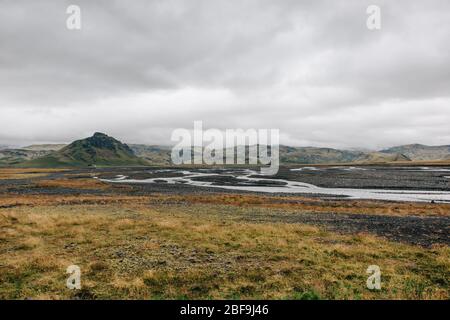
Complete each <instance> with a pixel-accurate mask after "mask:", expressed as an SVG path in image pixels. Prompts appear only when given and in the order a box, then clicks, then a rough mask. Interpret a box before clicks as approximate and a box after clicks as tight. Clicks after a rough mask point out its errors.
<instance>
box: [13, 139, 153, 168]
mask: <svg viewBox="0 0 450 320" xmlns="http://www.w3.org/2000/svg"><path fill="white" fill-rule="evenodd" d="M147 164H148V162H147V161H145V160H144V159H141V158H139V157H137V156H136V155H135V154H134V153H133V151H132V150H131V148H130V147H129V146H128V145H126V144H123V143H122V142H120V141H118V140H116V139H114V138H112V137H109V136H107V135H106V134H103V133H99V132H97V133H95V134H94V135H93V136H92V137H89V138H86V139H82V140H77V141H74V142H72V143H71V144H69V145H68V146H66V147H64V148H62V149H60V150H58V151H55V152H52V153H50V154H48V155H46V156H44V157H40V158H37V159H34V160H31V161H27V162H24V163H23V164H21V166H33V167H72V166H92V165H96V166H97V165H98V166H118V165H147Z"/></svg>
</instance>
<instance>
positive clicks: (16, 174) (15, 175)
mask: <svg viewBox="0 0 450 320" xmlns="http://www.w3.org/2000/svg"><path fill="white" fill-rule="evenodd" d="M61 171H63V170H61V169H19V168H0V180H2V179H3V180H9V179H31V178H38V177H45V176H47V175H48V174H49V173H52V172H61Z"/></svg>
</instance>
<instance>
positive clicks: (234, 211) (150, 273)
mask: <svg viewBox="0 0 450 320" xmlns="http://www.w3.org/2000/svg"><path fill="white" fill-rule="evenodd" d="M108 199H110V200H111V201H112V199H113V198H107V197H104V198H103V200H101V202H87V203H88V204H85V203H83V202H79V203H70V204H63V203H60V204H58V205H56V204H55V203H51V204H50V205H45V204H40V205H29V206H17V207H12V208H3V209H0V230H1V232H0V298H3V299H5V298H12V299H23V298H56V299H58V298H74V297H81V298H100V299H105V298H125V299H141V298H145V299H147V298H148V299H160V298H169V299H173V298H201V299H208V298H241V299H247V298H275V299H284V298H300V299H305V298H323V299H386V298H395V299H432V298H434V299H449V298H450V292H449V278H450V277H449V275H450V249H449V248H448V247H447V246H434V247H433V248H431V249H425V248H421V247H417V246H410V245H406V244H400V243H393V242H388V241H386V240H382V239H380V238H376V237H374V236H370V235H366V234H357V235H339V234H336V233H332V232H328V231H324V230H322V229H320V228H317V227H312V226H306V225H300V224H284V223H250V222H243V221H242V219H240V217H242V216H245V215H251V214H254V211H255V207H254V206H251V205H244V206H238V205H233V204H228V203H226V204H219V203H217V202H216V203H215V204H209V203H196V202H186V203H183V204H179V203H171V201H166V202H164V201H163V200H164V199H163V198H162V196H160V198H159V200H160V201H151V199H150V198H149V199H147V202H146V201H145V198H144V197H141V198H137V197H136V199H135V200H139V199H140V201H136V202H133V201H127V199H123V201H116V202H114V203H112V202H109V201H108ZM128 200H129V199H128ZM153 200H154V199H153ZM169 200H170V199H169ZM149 203H150V204H149ZM71 264H76V265H78V266H80V268H81V272H82V286H83V289H82V290H81V291H70V290H68V289H67V288H66V287H65V280H66V277H67V275H66V274H65V269H66V268H67V266H69V265H71ZM371 264H377V265H379V266H380V267H381V270H382V290H381V291H379V292H376V291H375V292H372V291H370V290H368V289H366V286H365V282H366V279H367V276H368V275H367V274H366V273H365V271H366V269H367V267H368V266H369V265H371Z"/></svg>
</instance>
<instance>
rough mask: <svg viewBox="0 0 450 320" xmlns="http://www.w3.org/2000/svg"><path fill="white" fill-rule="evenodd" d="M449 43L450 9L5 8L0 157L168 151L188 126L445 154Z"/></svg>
mask: <svg viewBox="0 0 450 320" xmlns="http://www.w3.org/2000/svg"><path fill="white" fill-rule="evenodd" d="M70 4H76V5H78V6H79V7H80V8H81V19H82V20H81V30H68V29H67V27H66V19H67V18H68V16H69V15H68V14H67V13H66V9H67V7H68V6H69V5H70ZM371 4H375V5H378V6H379V7H380V8H381V29H380V30H369V29H368V28H367V26H366V20H367V17H368V14H367V13H366V9H367V7H368V6H369V5H371ZM449 40H450V1H448V0H442V1H439V0H431V1H430V0H429V1H423V0H417V1H413V0H404V1H402V0H397V1H378V0H371V1H365V0H345V1H344V0H343V1H336V0H328V1H317V0H314V1H302V0H271V1H268V0H254V1H246V0H239V1H238V0H220V1H216V0H203V1H200V0H184V1H182V0H174V1H172V0H161V1H149V0H145V1H144V0H143V1H137V0H133V1H125V0H116V1H112V0H104V1H101V0H85V1H84V0H71V1H61V0H53V1H48V0H39V1H35V0H26V1H24V0H0V144H9V145H11V144H20V145H23V144H31V143H43V142H55V143H58V142H70V141H72V140H74V139H79V138H83V137H87V136H89V135H91V134H92V133H93V132H95V131H101V132H105V133H107V134H109V135H112V136H114V137H116V138H118V139H120V140H122V141H124V142H129V143H147V144H168V143H169V142H170V136H171V132H172V130H173V129H175V128H192V127H193V121H194V120H202V121H203V122H204V127H205V128H219V129H226V128H230V129H233V128H244V129H246V128H255V129H258V128H278V129H280V133H281V143H282V144H288V145H296V146H307V145H312V146H331V147H338V148H355V147H364V148H382V147H386V146H393V145H399V144H408V143H424V144H433V145H439V144H450V125H449V124H450V41H449Z"/></svg>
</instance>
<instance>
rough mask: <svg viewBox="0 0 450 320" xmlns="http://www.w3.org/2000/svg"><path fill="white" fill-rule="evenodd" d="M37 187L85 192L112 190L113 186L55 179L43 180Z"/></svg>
mask: <svg viewBox="0 0 450 320" xmlns="http://www.w3.org/2000/svg"><path fill="white" fill-rule="evenodd" d="M36 185H37V186H39V187H43V188H74V189H83V190H106V189H111V185H110V184H107V183H106V182H102V181H100V180H96V179H89V178H80V179H53V180H41V181H39V182H36Z"/></svg>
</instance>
